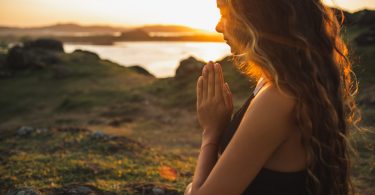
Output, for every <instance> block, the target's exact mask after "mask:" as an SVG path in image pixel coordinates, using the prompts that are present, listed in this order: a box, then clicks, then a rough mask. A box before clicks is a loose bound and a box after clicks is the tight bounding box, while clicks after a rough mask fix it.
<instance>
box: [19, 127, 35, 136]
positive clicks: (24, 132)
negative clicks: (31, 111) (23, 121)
mask: <svg viewBox="0 0 375 195" xmlns="http://www.w3.org/2000/svg"><path fill="white" fill-rule="evenodd" d="M34 130H35V129H34V128H33V127H29V126H22V127H21V128H19V129H18V130H17V135H18V136H28V135H30V134H32V133H33V132H34Z"/></svg>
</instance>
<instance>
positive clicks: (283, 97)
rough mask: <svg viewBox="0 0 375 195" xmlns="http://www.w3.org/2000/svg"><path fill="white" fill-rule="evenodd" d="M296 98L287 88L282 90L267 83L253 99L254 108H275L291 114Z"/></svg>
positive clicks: (267, 109)
mask: <svg viewBox="0 0 375 195" xmlns="http://www.w3.org/2000/svg"><path fill="white" fill-rule="evenodd" d="M295 103H296V101H295V98H294V97H293V96H292V95H291V93H290V92H288V91H286V90H282V91H280V90H279V89H278V88H277V87H276V86H275V85H273V84H267V85H265V86H264V87H263V88H262V89H261V90H260V91H259V92H258V94H257V95H256V96H255V97H254V99H253V100H252V101H251V104H250V106H251V107H252V108H253V109H260V108H261V110H266V111H270V110H274V111H276V110H277V111H278V112H281V113H283V114H288V113H289V114H290V113H291V112H292V110H293V108H294V106H295Z"/></svg>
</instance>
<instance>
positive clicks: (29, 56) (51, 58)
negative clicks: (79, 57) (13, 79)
mask: <svg viewBox="0 0 375 195" xmlns="http://www.w3.org/2000/svg"><path fill="white" fill-rule="evenodd" d="M63 52H64V49H63V46H62V43H61V42H59V41H56V40H50V39H38V40H35V41H26V42H24V43H23V44H21V45H16V46H14V47H13V48H11V49H10V50H9V52H8V55H7V57H6V66H7V68H9V69H11V70H25V69H39V68H43V67H45V66H48V65H51V64H57V63H59V62H60V61H61V59H60V57H59V55H60V53H63Z"/></svg>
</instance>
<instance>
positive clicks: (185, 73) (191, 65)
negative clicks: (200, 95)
mask: <svg viewBox="0 0 375 195" xmlns="http://www.w3.org/2000/svg"><path fill="white" fill-rule="evenodd" d="M204 65H205V63H204V62H202V61H198V60H197V59H195V58H194V57H189V58H188V59H185V60H182V61H181V62H180V66H179V67H178V68H177V70H176V75H175V78H176V79H180V78H185V77H190V76H194V77H198V76H199V75H201V72H202V68H203V66H204Z"/></svg>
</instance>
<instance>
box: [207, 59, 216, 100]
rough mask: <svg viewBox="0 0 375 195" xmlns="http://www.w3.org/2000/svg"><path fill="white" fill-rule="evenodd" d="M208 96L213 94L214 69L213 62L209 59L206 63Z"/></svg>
mask: <svg viewBox="0 0 375 195" xmlns="http://www.w3.org/2000/svg"><path fill="white" fill-rule="evenodd" d="M207 65H208V67H207V68H208V94H207V95H208V98H212V97H214V95H215V71H214V68H213V63H212V62H211V61H210V62H209V63H208V64H207Z"/></svg>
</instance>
